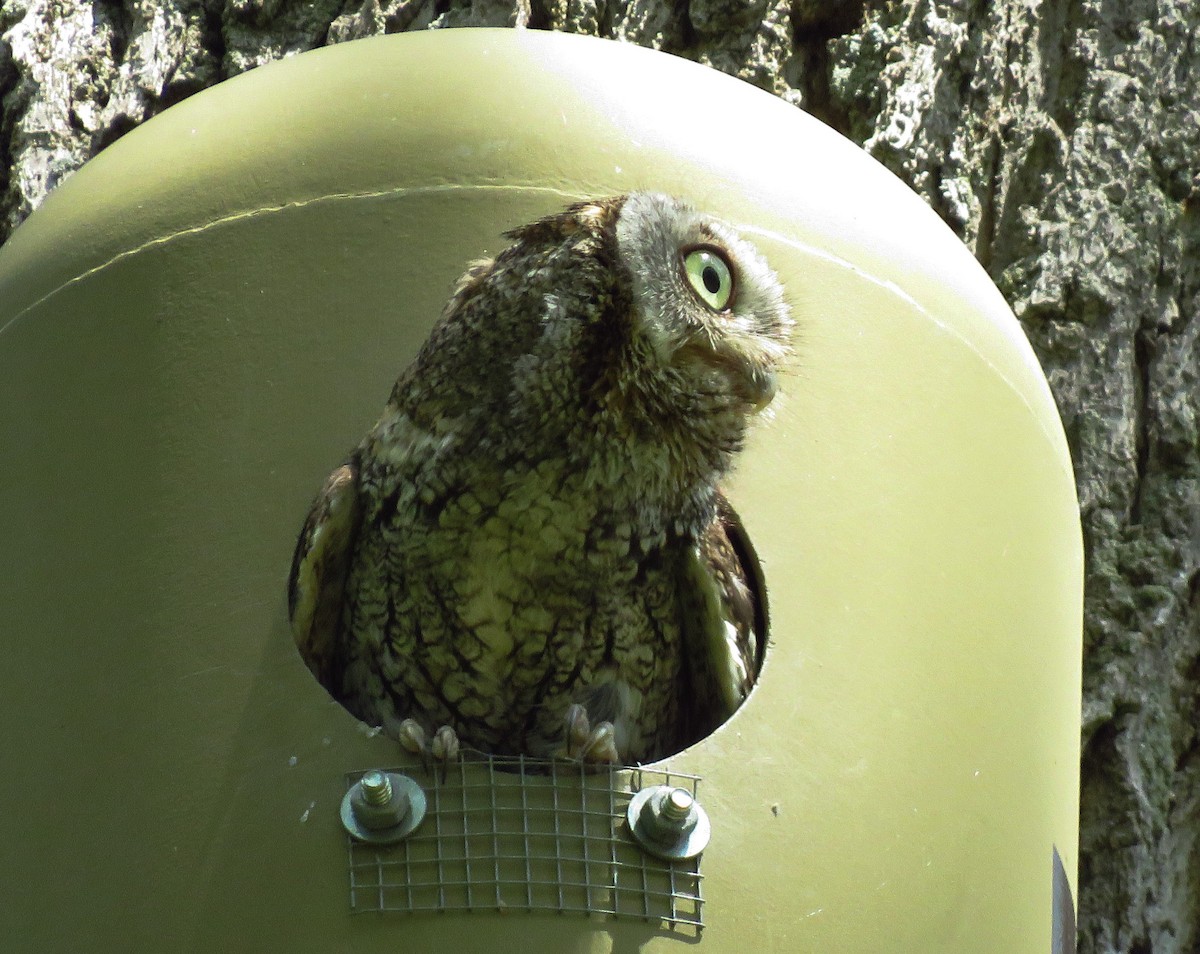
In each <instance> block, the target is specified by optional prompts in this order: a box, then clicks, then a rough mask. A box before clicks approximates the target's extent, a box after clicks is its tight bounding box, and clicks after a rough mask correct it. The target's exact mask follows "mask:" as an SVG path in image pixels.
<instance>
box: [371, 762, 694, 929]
mask: <svg viewBox="0 0 1200 954" xmlns="http://www.w3.org/2000/svg"><path fill="white" fill-rule="evenodd" d="M395 771H404V772H406V773H407V774H408V775H410V776H414V777H416V778H417V781H419V782H420V784H421V785H422V787H423V788H424V789H425V794H426V798H427V800H428V814H427V816H426V818H425V820H424V822H423V823H422V824H421V826H420V828H418V829H417V831H416V832H414V833H413V834H412V835H410V836H409V837H408V838H407V839H405V840H404V841H402V842H401V843H399V844H398V845H394V846H390V847H386V848H379V847H376V846H372V845H366V844H362V843H360V842H357V841H354V840H353V839H350V906H351V908H352V909H353V910H354V911H400V912H417V911H484V910H490V911H556V912H578V913H581V914H591V915H595V914H600V915H609V916H612V917H621V918H637V919H640V920H644V921H659V922H662V924H663V925H664V926H665V927H666V928H667V929H668V930H670V931H673V932H674V931H691V932H694V933H695V934H699V933H700V930H701V929H702V928H703V920H702V917H701V908H702V906H703V903H704V902H703V898H702V896H701V891H700V886H701V875H700V860H699V858H693V859H690V860H687V861H675V862H668V861H664V860H660V859H658V858H655V857H653V856H651V855H648V854H646V853H645V852H644V851H642V849H641V848H640V847H639V846H638V845H637V844H636V843H635V842H634V841H633V839H632V837H631V835H630V834H629V832H628V831H627V827H628V826H627V824H626V821H625V812H626V809H627V808H628V806H629V800H630V798H631V797H632V796H633V794H634V793H635V792H636V791H637V790H638V789H640V788H643V787H645V786H649V785H671V786H674V787H677V788H685V789H687V790H688V791H689V792H691V793H692V795H693V796H695V795H696V794H697V792H696V789H697V786H698V784H699V779H698V778H697V777H696V776H694V775H684V774H681V773H676V772H664V771H654V770H647V769H637V768H617V767H613V768H609V769H601V770H600V771H597V770H596V768H595V767H588V768H586V769H585V768H584V767H583V766H580V765H574V764H571V763H565V762H552V761H544V760H538V759H528V758H523V757H513V758H502V757H496V756H478V757H472V756H464V757H463V758H462V759H461V760H459V761H458V762H456V763H451V764H450V765H449V766H448V767H447V769H446V772H445V775H444V776H443V775H442V769H441V767H440V766H439V767H435V768H432V769H431V770H430V771H429V772H425V773H414V772H413V771H412V770H411V769H402V770H399V769H398V770H395ZM360 777H361V773H353V774H350V775H348V776H347V786H348V787H349V786H352V785H353V784H354V783H355V782H356V781H357V780H358V779H359V778H360Z"/></svg>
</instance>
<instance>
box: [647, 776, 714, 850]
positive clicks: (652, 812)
mask: <svg viewBox="0 0 1200 954" xmlns="http://www.w3.org/2000/svg"><path fill="white" fill-rule="evenodd" d="M626 819H627V821H628V822H629V830H630V831H631V832H632V833H633V836H634V838H636V839H637V841H638V843H639V844H641V846H642V847H643V848H644V849H645V850H646V851H648V852H650V853H651V854H652V855H657V856H658V857H659V858H667V859H685V858H694V857H696V855H698V854H700V852H702V851H703V850H704V848H705V846H706V845H707V844H708V840H709V837H710V836H711V834H712V826H711V824H710V823H709V820H708V815H707V813H705V811H704V809H703V808H701V807H700V804H699V803H698V802H697V801H696V799H695V798H694V797H693V796H692V793H691V792H689V791H688V790H687V789H685V788H673V787H672V786H670V785H655V786H652V787H650V788H643V789H641V790H640V791H639V792H637V794H635V795H634V796H633V798H632V799H631V800H630V802H629V809H628V811H627V812H626Z"/></svg>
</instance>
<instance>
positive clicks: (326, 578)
mask: <svg viewBox="0 0 1200 954" xmlns="http://www.w3.org/2000/svg"><path fill="white" fill-rule="evenodd" d="M361 522H362V513H361V506H360V504H359V495H358V468H357V467H356V466H355V465H354V464H353V463H348V464H343V465H342V466H341V467H339V468H338V469H337V470H335V471H334V472H333V473H332V474H330V475H329V479H328V480H326V481H325V486H324V487H322V488H321V492H320V493H319V494H317V499H316V500H314V501H313V505H312V509H311V510H310V511H309V512H308V519H307V520H305V521H304V529H303V530H301V531H300V539H299V540H297V541H296V552H295V554H294V555H293V557H292V572H291V576H290V577H289V578H288V618H289V619H290V620H291V624H292V636H293V637H294V638H295V640H296V646H297V648H298V649H299V650H300V655H301V656H302V657H303V658H304V661H305V663H307V664H308V668H309V669H311V670H312V671H313V674H314V675H315V676H316V677H317V679H318V680H319V681H320V683H321V685H323V686H324V687H325V688H326V689H328V690H329V691H330V692H331V693H333V694H334V696H335V697H339V696H340V695H341V691H342V687H341V685H340V682H341V676H340V673H338V672H336V671H335V669H336V667H337V665H338V658H337V657H338V624H339V622H340V621H341V616H342V603H343V600H344V598H345V596H344V594H345V588H346V576H347V574H348V573H349V571H350V560H351V557H353V555H354V545H355V542H356V540H357V538H358V530H359V525H360V523H361Z"/></svg>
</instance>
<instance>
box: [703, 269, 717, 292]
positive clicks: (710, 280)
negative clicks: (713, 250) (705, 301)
mask: <svg viewBox="0 0 1200 954" xmlns="http://www.w3.org/2000/svg"><path fill="white" fill-rule="evenodd" d="M701 277H702V278H703V279H704V287H705V288H707V289H708V293H709V294H710V295H715V294H716V293H717V292H719V291H720V290H721V276H720V275H718V274H717V270H716V269H715V268H713V267H712V266H711V265H710V266H709V267H708V268H706V269H704V271H703V272H701Z"/></svg>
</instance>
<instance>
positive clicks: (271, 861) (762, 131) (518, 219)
mask: <svg viewBox="0 0 1200 954" xmlns="http://www.w3.org/2000/svg"><path fill="white" fill-rule="evenodd" d="M635 189H652V190H656V191H661V192H668V193H672V194H675V195H678V196H680V197H682V198H684V199H686V200H688V201H689V202H691V203H692V204H694V205H696V206H697V207H699V208H701V209H703V210H705V211H708V212H711V213H714V214H716V215H718V216H720V217H722V218H724V219H726V220H727V221H729V222H731V223H733V224H734V225H736V226H737V227H738V228H739V229H740V230H741V231H742V232H743V234H745V235H746V236H747V237H748V238H749V239H750V240H751V241H753V242H754V244H755V245H756V246H757V247H758V249H759V250H760V251H761V252H762V253H763V254H764V255H765V256H766V258H767V259H768V260H769V261H770V263H771V264H772V266H773V267H774V268H775V269H776V271H777V272H778V273H779V276H780V278H781V280H782V281H783V283H784V285H785V286H786V288H787V291H788V295H789V297H790V299H791V302H792V306H793V314H794V317H795V319H796V327H797V331H796V336H795V357H794V359H793V360H792V362H791V365H790V367H789V369H788V370H787V372H786V373H785V374H784V376H783V379H782V382H781V392H782V393H781V396H780V398H779V400H778V402H777V405H776V410H775V413H774V415H773V418H772V419H771V420H769V421H767V422H764V423H761V424H759V425H758V426H756V427H755V429H754V430H753V432H752V437H751V441H750V445H749V447H748V449H747V451H746V453H745V454H744V456H743V457H742V459H741V462H740V464H739V466H738V469H737V472H736V476H735V479H734V480H733V482H732V484H731V485H730V486H729V488H728V491H729V496H730V497H731V499H732V500H733V502H734V504H735V506H736V507H737V508H738V510H739V511H740V513H741V515H742V517H743V519H744V522H745V524H746V527H747V530H748V532H749V535H750V537H751V539H752V540H753V542H754V545H755V547H756V549H757V552H758V554H759V556H760V558H761V561H762V568H763V574H764V578H765V585H766V589H767V591H768V593H769V598H770V610H771V613H770V639H769V645H768V649H767V655H766V660H765V664H764V668H763V671H762V674H761V678H760V680H759V683H758V685H757V687H756V689H755V690H754V693H753V694H752V695H751V697H750V699H749V701H748V702H747V703H746V704H745V705H744V706H743V707H742V708H741V709H740V710H739V711H738V712H737V713H736V715H735V716H734V717H733V718H732V719H731V720H730V721H729V722H727V723H726V724H725V725H724V726H722V727H721V728H720V729H718V730H717V731H716V732H715V733H714V734H712V735H711V736H710V737H708V738H707V739H704V740H703V741H701V742H699V743H697V744H696V745H694V746H692V747H691V748H689V749H687V750H686V751H684V752H681V753H679V754H678V755H675V756H673V757H671V758H669V759H667V760H665V761H664V762H661V763H657V764H654V765H650V766H644V767H642V768H640V769H628V770H626V769H615V770H613V771H611V772H607V771H606V772H601V773H592V774H589V773H583V772H581V771H579V770H578V769H574V768H571V767H569V766H568V767H560V768H559V769H558V770H556V771H554V772H550V773H546V772H533V771H525V772H521V771H514V769H519V768H520V766H513V765H511V764H508V763H507V762H505V763H503V764H502V763H501V762H500V761H499V760H495V759H492V760H489V759H472V760H467V761H464V762H462V763H456V764H453V765H451V766H449V767H448V769H447V770H446V771H445V772H444V773H443V772H439V771H436V770H435V771H426V770H425V769H423V768H422V767H421V766H420V765H419V764H418V763H417V762H416V761H414V760H411V759H408V760H406V759H405V757H404V756H403V754H402V753H401V751H400V749H399V747H398V746H397V745H396V743H395V742H393V741H392V740H390V739H388V738H386V737H383V736H379V735H372V734H370V733H368V732H365V731H364V730H363V728H362V727H361V726H360V725H359V724H358V723H357V722H355V720H354V719H352V718H351V717H350V716H349V715H348V714H347V713H346V712H345V711H344V710H342V709H341V708H340V707H339V706H338V705H337V704H336V703H334V702H333V701H332V700H331V699H330V698H329V697H328V695H327V694H326V693H325V692H324V691H323V690H322V689H321V688H320V686H318V684H317V683H316V682H315V680H314V679H313V678H312V676H311V675H310V674H309V672H308V670H307V669H306V668H305V666H304V664H303V662H302V661H301V659H300V658H299V656H298V654H297V653H296V650H295V647H294V646H293V643H292V639H291V636H290V633H289V630H288V625H287V619H286V609H285V599H284V586H285V582H286V578H287V572H288V567H289V562H290V558H291V553H292V547H293V545H294V542H295V538H296V533H297V531H298V529H299V527H300V523H301V522H302V520H303V517H304V514H305V512H306V509H307V507H308V504H309V502H310V500H311V499H312V495H313V493H314V491H315V490H316V489H317V487H318V486H319V485H320V482H321V480H322V479H323V478H324V475H325V474H327V473H328V472H329V471H330V470H331V469H332V468H333V467H334V466H335V465H336V464H337V463H339V461H340V455H341V454H342V453H344V451H345V450H346V449H347V448H349V447H350V446H352V445H353V444H354V442H356V441H357V440H358V439H359V437H360V436H361V435H362V434H363V433H364V432H365V430H366V429H367V428H368V427H369V426H370V424H371V423H372V422H373V421H374V420H375V419H376V417H377V415H378V413H379V409H380V408H381V407H382V405H383V402H384V400H385V399H386V396H387V394H388V392H389V390H390V387H391V384H392V382H393V380H394V379H395V377H396V375H397V374H398V372H399V371H400V370H401V369H402V368H403V367H404V366H405V365H406V364H407V363H408V362H409V360H410V359H411V358H412V356H413V355H414V354H415V352H416V349H417V348H418V346H419V345H420V343H421V342H422V340H423V339H424V337H425V335H426V333H427V332H428V330H429V327H430V326H431V324H432V323H433V321H434V319H435V318H436V317H437V315H438V313H439V311H440V309H441V306H442V304H443V303H444V301H445V298H446V296H447V293H448V289H449V288H450V286H451V283H452V282H453V281H454V279H455V278H456V277H457V276H458V275H459V274H460V272H461V271H462V270H463V268H464V267H465V264H466V263H467V262H468V261H470V260H472V259H475V258H478V257H480V256H482V255H485V254H494V253H495V252H497V251H498V250H499V249H500V248H502V247H503V245H504V244H505V242H504V240H503V239H502V238H501V233H502V232H503V231H505V230H506V229H509V228H512V227H514V226H517V225H520V224H522V223H525V222H528V221H531V220H532V219H533V218H535V217H537V216H539V215H542V214H545V213H548V212H550V211H553V210H555V209H558V208H561V207H562V206H564V205H565V204H566V203H567V202H569V201H572V200H575V199H580V198H585V197H598V196H604V195H612V194H617V193H622V192H627V191H631V190H635ZM0 381H2V382H3V387H2V389H0V446H3V447H4V450H5V461H6V466H5V468H4V474H3V477H2V478H0V481H2V482H3V487H2V491H0V524H2V525H3V527H4V532H5V542H4V552H5V561H4V563H5V569H4V573H3V580H4V582H3V598H2V599H0V634H2V638H3V640H4V644H5V657H6V662H5V665H4V667H3V670H2V674H0V699H2V700H3V703H2V705H3V716H4V718H3V722H4V725H5V756H4V766H5V771H4V772H3V775H2V780H0V793H2V795H0V809H2V810H3V812H4V815H5V817H6V818H7V819H8V824H7V825H6V830H5V834H4V836H3V842H4V858H5V862H4V870H3V875H2V878H3V881H2V884H3V888H2V890H0V896H3V897H4V899H5V900H4V904H3V906H2V908H0V935H2V936H4V937H7V938H9V939H21V943H20V945H19V946H21V947H23V948H27V949H30V950H33V949H41V950H68V949H82V948H87V949H95V950H99V949H106V950H107V949H116V948H123V949H129V950H142V949H145V950H149V949H155V950H170V951H197V952H200V951H204V952H207V951H214V950H222V951H256V952H257V951H289V952H302V951H321V952H328V951H335V950H336V951H355V952H358V951H362V952H375V951H380V952H381V951H395V950H406V951H433V950H453V951H462V952H473V951H480V952H483V951H488V952H491V951H508V950H524V951H528V952H543V951H544V952H551V951H553V952H560V951H581V952H582V951H588V952H592V951H595V952H600V951H610V950H613V951H615V950H620V951H633V950H643V951H670V950H679V951H683V950H688V949H691V947H699V948H700V949H701V950H706V951H714V952H716V951H724V952H741V951H747V950H776V949H778V950H793V951H821V952H827V954H828V952H847V954H850V952H853V954H865V952H875V951H887V952H893V951H924V952H932V951H947V952H955V954H967V952H972V954H983V952H996V954H1015V952H1030V954H1034V952H1036V954H1044V952H1046V951H1051V950H1065V949H1066V947H1065V945H1066V944H1067V943H1069V937H1070V934H1071V932H1072V931H1073V927H1072V925H1073V914H1072V902H1071V894H1072V893H1073V892H1072V891H1071V888H1072V886H1073V884H1074V872H1075V867H1076V862H1077V838H1076V816H1077V804H1078V780H1077V768H1078V755H1079V733H1078V714H1079V701H1080V700H1079V693H1080V629H1081V624H1080V615H1081V591H1082V582H1081V581H1082V572H1081V542H1080V531H1079V522H1078V516H1077V510H1076V501H1075V494H1074V485H1073V481H1072V474H1071V466H1070V461H1069V458H1068V453H1067V446H1066V442H1065V440H1064V437H1063V432H1062V428H1061V425H1060V423H1059V420H1058V417H1057V415H1056V412H1055V408H1054V403H1053V401H1052V399H1051V395H1050V392H1049V390H1048V388H1047V385H1046V381H1045V379H1044V378H1043V376H1042V373H1041V371H1040V370H1039V368H1038V364H1037V361H1036V360H1035V358H1034V355H1033V352H1032V351H1031V350H1030V347H1029V344H1028V343H1027V341H1026V340H1025V338H1024V336H1023V335H1022V333H1021V330H1020V328H1019V326H1018V324H1017V322H1016V320H1015V319H1014V318H1013V316H1012V314H1011V312H1010V311H1009V310H1008V308H1007V307H1006V305H1005V303H1004V301H1003V300H1002V298H1001V297H1000V295H999V293H998V292H997V291H996V289H995V288H994V287H993V286H992V284H991V282H990V281H989V280H988V278H987V276H986V275H985V273H984V272H983V270H982V269H981V268H980V267H979V266H978V265H977V264H976V262H975V261H974V260H973V258H972V257H971V256H970V254H969V253H968V252H967V250H966V249H965V248H964V247H963V246H962V245H961V243H960V242H959V241H958V240H957V239H956V238H955V237H954V236H953V235H952V234H951V232H950V231H949V230H948V229H947V228H946V227H945V226H944V225H943V224H942V223H941V222H940V221H939V220H938V219H937V217H936V216H935V215H934V214H933V213H932V212H931V211H930V210H929V209H928V208H927V207H926V206H925V205H924V204H923V203H922V202H921V200H920V199H918V198H917V197H916V196H914V195H913V194H912V193H911V192H909V191H908V190H907V189H906V188H905V187H904V186H903V185H901V184H900V183H899V182H898V181H896V180H895V179H894V178H893V177H892V176H891V175H890V174H889V173H887V172H886V171H884V170H883V169H882V168H881V167H880V166H879V165H877V164H876V163H875V162H874V161H873V160H871V159H870V158H869V157H868V156H866V155H865V154H864V153H863V152H861V151H860V150H859V149H857V148H856V147H855V146H853V145H852V144H851V143H849V142H847V141H845V140H844V139H842V138H840V137H839V136H837V135H836V134H834V133H833V132H831V131H830V130H829V129H827V128H826V127H824V126H822V125H821V124H820V123H818V122H817V121H815V120H813V119H811V118H810V117H808V116H806V115H804V114H803V113H802V112H800V111H799V110H796V109H794V108H792V107H791V106H788V105H787V104H785V103H783V102H781V101H779V100H777V99H775V98H773V97H771V96H769V95H767V94H765V93H763V92H760V91H758V90H756V89H753V88H751V87H749V86H747V85H745V84H743V83H740V82H738V81H736V80H733V79H730V78H729V77H726V76H723V75H721V74H719V73H716V72H714V71H712V70H709V69H706V68H704V67H701V66H697V65H695V64H692V63H689V62H685V61H682V60H679V59H675V58H673V57H670V56H666V55H663V54H659V53H654V52H648V51H646V50H642V49H637V48H633V47H629V46H625V45H621V44H617V43H610V42H605V41H598V40H593V39H588V38H580V37H573V36H564V35H550V34H543V33H535V32H528V31H492V30H473V31H448V32H438V33H427V34H415V35H405V36H401V37H389V38H384V39H378V40H368V41H362V42H356V43H352V44H348V45H345V46H339V47H334V48H329V49H324V50H320V51H317V52H314V53H310V54H305V55H303V56H299V57H296V58H293V59H288V60H285V61H283V62H280V63H276V64H274V65H272V66H269V67H266V68H263V69H260V70H255V71H253V72H252V73H249V74H247V75H244V76H241V77H239V78H237V79H235V80H232V81H230V82H228V83H224V84H222V85H221V86H219V87H216V88H215V89H211V90H208V91H207V92H204V93H201V94H199V95H197V96H195V97H193V98H191V99H189V100H187V101H186V102H184V103H182V104H180V105H178V106H176V107H174V108H172V109H170V110H168V111H167V112H165V113H164V114H163V115H161V116H159V117H157V118H155V119H154V120H153V121H151V122H149V123H147V124H146V125H145V126H144V127H142V128H139V129H137V130H135V131H133V132H132V133H130V134H129V135H128V136H126V137H125V138H124V139H122V140H121V141H120V142H118V143H116V144H115V145H114V146H112V147H111V148H110V149H108V150H106V151H105V152H104V153H103V154H102V155H100V156H99V157H98V158H96V159H95V160H93V161H92V162H91V163H89V164H88V166H87V167H86V168H85V169H83V170H82V171H80V172H79V173H78V174H76V175H75V176H73V177H72V178H71V179H70V180H68V181H67V182H66V183H65V184H64V185H63V186H62V187H61V188H60V189H59V190H58V191H57V192H56V193H55V194H54V195H52V196H51V197H50V199H49V200H48V201H47V202H46V204H45V206H44V208H42V209H40V210H39V211H38V212H37V213H36V214H35V215H33V216H32V217H31V218H30V220H29V221H28V222H27V223H26V224H24V225H23V226H22V227H21V228H20V229H19V230H18V231H17V232H16V233H15V234H14V236H13V237H12V239H11V241H10V242H9V243H8V244H7V245H6V246H5V247H4V249H3V251H2V252H0ZM372 768H388V769H392V770H394V771H397V772H402V773H405V774H406V775H408V777H409V778H410V779H411V780H412V781H413V782H415V783H416V784H417V785H418V786H419V787H420V790H421V793H422V796H421V797H422V798H423V799H424V800H425V803H426V815H425V818H424V820H423V821H422V823H421V825H420V826H419V827H417V828H416V830H415V831H414V832H413V833H411V834H410V835H409V837H408V838H407V839H406V840H405V841H402V842H401V843H399V844H397V845H394V846H390V847H376V846H373V845H370V844H365V843H362V842H358V841H348V838H347V835H346V833H345V831H344V830H343V827H342V823H341V821H340V818H339V810H340V807H341V804H342V801H343V798H344V796H345V795H346V793H347V791H348V790H349V789H350V788H351V787H352V786H353V785H354V784H355V783H356V781H358V779H359V777H360V775H361V774H362V773H363V772H365V771H367V770H369V769H372ZM376 781H377V779H376ZM658 785H666V786H668V787H669V789H677V788H682V789H684V790H685V795H677V796H676V800H677V801H678V802H679V804H678V805H676V808H678V809H679V810H684V809H686V808H687V802H688V797H687V796H691V797H694V798H695V799H696V800H697V801H698V802H699V804H700V805H701V806H702V808H703V809H704V812H705V815H706V817H707V821H708V824H709V826H710V831H711V837H710V840H709V841H708V844H707V847H706V848H705V849H704V851H703V854H701V855H700V856H699V857H698V858H697V857H692V858H684V859H674V860H670V859H664V858H660V857H658V855H657V854H652V853H647V852H644V851H643V850H642V849H641V847H640V845H639V843H638V842H637V841H635V840H634V839H633V838H632V837H631V833H630V831H629V827H630V826H629V823H628V820H627V815H628V813H629V805H630V803H631V801H633V800H634V799H636V798H638V797H639V793H642V792H643V790H645V789H647V788H650V787H653V786H658ZM642 797H643V799H644V798H645V796H644V795H643V796H642ZM1057 859H1061V861H1058V860H1057ZM1056 896H1057V901H1055V900H1054V899H1055V897H1056ZM426 910H441V911H443V912H444V913H443V914H442V915H440V916H433V915H430V914H425V913H422V912H423V911H426ZM548 911H561V912H562V913H561V914H560V915H557V916H550V915H549V914H547V913H546V912H548ZM363 912H370V913H363ZM375 912H380V913H375ZM1055 945H1058V946H1057V947H1056V946H1055Z"/></svg>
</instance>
